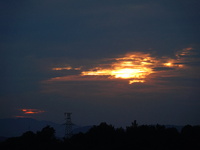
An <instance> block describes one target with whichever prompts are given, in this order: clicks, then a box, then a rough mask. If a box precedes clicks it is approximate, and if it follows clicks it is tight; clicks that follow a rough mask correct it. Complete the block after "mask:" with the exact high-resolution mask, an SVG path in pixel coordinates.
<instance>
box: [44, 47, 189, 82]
mask: <svg viewBox="0 0 200 150" xmlns="http://www.w3.org/2000/svg"><path fill="white" fill-rule="evenodd" d="M192 50H193V48H191V47H189V48H185V49H183V50H181V51H178V52H177V53H176V54H175V55H174V57H172V58H170V57H154V56H152V55H151V54H150V53H142V52H132V53H127V54H125V55H122V56H120V57H115V58H107V59H103V60H102V61H101V62H99V64H96V66H94V67H92V68H89V67H88V66H85V67H76V68H74V67H72V66H71V65H67V64H66V66H65V67H57V68H52V70H53V71H60V70H79V71H80V72H78V73H79V74H74V75H68V76H59V77H54V78H51V79H49V80H47V81H45V82H46V83H47V82H59V81H102V80H107V81H109V80H126V81H128V83H129V84H133V83H137V82H140V83H144V82H146V81H147V80H149V79H151V75H152V74H154V78H155V75H156V76H157V77H159V76H160V77H161V76H163V75H164V74H167V73H169V72H170V73H171V76H172V75H173V76H178V75H177V74H176V72H177V70H185V69H187V67H188V66H187V63H188V62H191V61H192V60H191V59H190V60H189V59H188V58H187V57H188V56H190V55H191V53H192ZM86 68H88V69H86Z"/></svg>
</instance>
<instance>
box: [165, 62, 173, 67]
mask: <svg viewBox="0 0 200 150" xmlns="http://www.w3.org/2000/svg"><path fill="white" fill-rule="evenodd" d="M164 66H167V67H171V66H173V64H172V63H171V62H168V63H164Z"/></svg>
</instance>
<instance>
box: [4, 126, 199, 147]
mask: <svg viewBox="0 0 200 150" xmlns="http://www.w3.org/2000/svg"><path fill="white" fill-rule="evenodd" d="M0 149H2V150H11V149H12V150H13V149H15V150H50V149H55V150H79V149H81V150H103V149H109V150H112V149H113V150H114V149H124V150H129V149H130V150H175V149H176V150H179V149H189V150H199V149H200V126H191V125H186V126H184V127H183V128H182V130H181V131H180V132H178V130H177V129H176V128H166V127H165V126H163V125H158V124H157V125H155V126H153V125H140V126H138V125H137V124H136V122H134V123H132V125H131V126H128V127H126V129H123V128H114V126H112V125H108V124H107V123H105V122H102V123H101V124H99V125H98V126H93V127H92V128H90V130H89V131H88V132H86V133H81V132H80V133H78V134H75V135H73V136H72V137H70V138H63V139H58V138H56V137H55V130H54V128H52V127H50V126H46V127H44V128H43V129H42V130H41V131H38V132H37V133H33V132H32V131H28V132H25V133H24V134H22V136H20V137H12V138H8V139H7V140H6V141H3V142H1V143H0Z"/></svg>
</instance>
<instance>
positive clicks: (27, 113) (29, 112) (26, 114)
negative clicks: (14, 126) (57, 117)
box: [15, 108, 45, 118]
mask: <svg viewBox="0 0 200 150" xmlns="http://www.w3.org/2000/svg"><path fill="white" fill-rule="evenodd" d="M19 111H20V112H19V113H20V115H16V116H15V117H17V118H31V117H33V115H35V114H41V113H44V112H45V111H44V110H39V109H26V108H22V109H19Z"/></svg>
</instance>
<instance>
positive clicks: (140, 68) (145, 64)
mask: <svg viewBox="0 0 200 150" xmlns="http://www.w3.org/2000/svg"><path fill="white" fill-rule="evenodd" d="M155 62H156V61H155V60H154V59H153V58H152V57H149V56H147V54H143V53H137V55H134V54H127V55H126V56H125V57H121V58H116V59H115V62H114V63H112V64H111V67H110V68H107V69H105V68H103V67H102V68H94V69H91V70H89V71H83V72H82V74H81V75H82V76H109V78H111V79H114V78H121V79H130V80H129V84H132V83H136V82H142V83H143V82H145V78H147V76H148V75H150V74H151V73H153V69H152V67H151V65H153V63H155Z"/></svg>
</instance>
